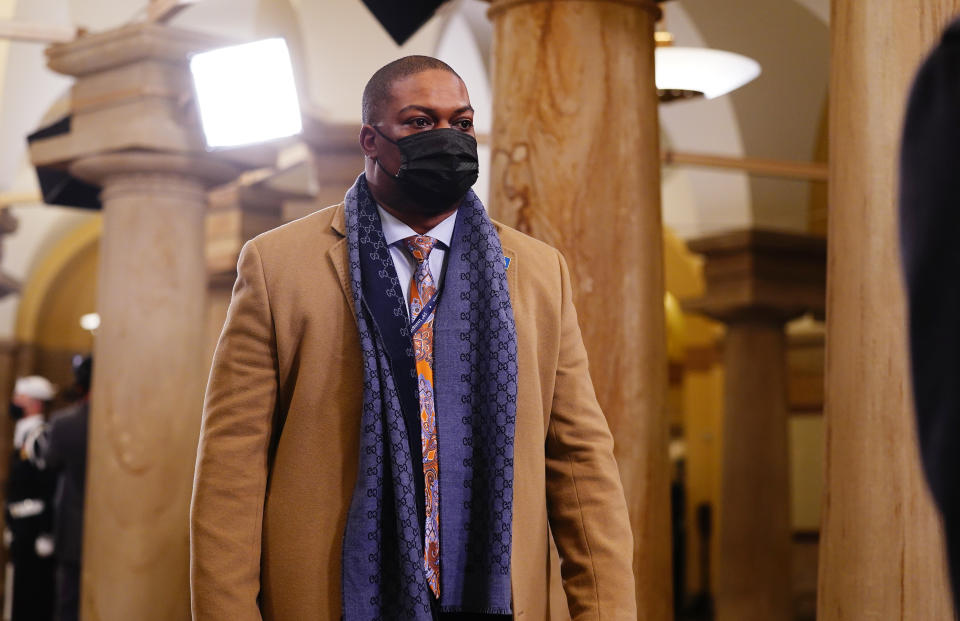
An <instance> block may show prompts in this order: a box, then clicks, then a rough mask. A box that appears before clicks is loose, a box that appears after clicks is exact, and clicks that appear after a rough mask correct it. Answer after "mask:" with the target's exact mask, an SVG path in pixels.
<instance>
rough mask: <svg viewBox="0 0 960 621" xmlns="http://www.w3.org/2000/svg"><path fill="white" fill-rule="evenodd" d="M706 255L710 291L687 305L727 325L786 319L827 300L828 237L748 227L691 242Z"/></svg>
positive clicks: (819, 310) (816, 309)
mask: <svg viewBox="0 0 960 621" xmlns="http://www.w3.org/2000/svg"><path fill="white" fill-rule="evenodd" d="M687 246H688V248H689V249H690V250H691V251H692V252H696V253H698V254H701V255H703V257H704V270H703V274H704V280H705V281H706V289H707V291H706V294H705V295H704V296H703V297H702V298H700V299H697V300H692V301H690V302H687V303H686V304H684V307H685V309H686V310H689V311H694V312H701V313H704V314H705V315H708V316H710V317H713V318H714V319H717V320H719V321H723V322H725V323H735V322H740V321H771V322H778V323H782V322H786V321H788V320H790V319H792V318H794V317H798V316H800V315H802V314H804V313H807V312H813V313H814V314H815V315H817V316H822V315H823V312H824V307H825V304H826V293H825V292H826V269H827V266H826V259H827V246H826V240H825V239H823V238H822V237H818V236H814V235H807V234H802V233H787V232H780V231H768V230H761V229H745V230H739V231H731V232H727V233H720V234H716V235H710V236H707V237H702V238H700V239H696V240H693V241H691V242H688V244H687Z"/></svg>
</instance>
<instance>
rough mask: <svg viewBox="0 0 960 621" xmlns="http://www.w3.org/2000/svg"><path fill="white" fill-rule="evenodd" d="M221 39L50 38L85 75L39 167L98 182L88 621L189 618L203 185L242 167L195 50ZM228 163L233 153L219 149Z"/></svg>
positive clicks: (137, 27) (141, 31)
mask: <svg viewBox="0 0 960 621" xmlns="http://www.w3.org/2000/svg"><path fill="white" fill-rule="evenodd" d="M221 43H223V42H222V41H219V40H216V39H211V38H210V37H208V36H205V35H199V34H195V33H190V32H185V31H180V30H176V29H173V28H168V27H165V26H160V25H156V24H134V25H130V26H126V27H123V28H120V29H118V30H113V31H109V32H105V33H102V34H97V35H91V36H86V37H82V38H80V39H78V40H77V41H75V42H72V43H68V44H63V45H56V46H53V47H51V48H50V49H49V50H48V52H47V54H48V59H49V65H50V67H51V68H52V69H54V70H55V71H58V72H60V73H64V74H67V75H71V76H76V78H77V79H76V83H75V85H74V87H73V91H72V97H71V110H72V119H71V124H70V130H69V132H68V133H66V134H61V135H57V136H52V137H49V138H47V139H45V140H40V141H37V142H34V143H33V144H32V145H31V157H32V159H33V162H34V164H37V165H41V164H42V165H50V166H59V167H61V168H65V169H68V170H69V171H70V172H71V173H72V174H73V175H74V176H76V177H78V178H81V179H83V180H85V181H88V182H92V183H96V184H99V185H101V186H102V188H103V192H102V195H101V199H102V203H103V237H102V240H101V250H100V257H101V258H100V261H101V263H100V271H99V286H98V296H97V306H98V308H97V311H98V312H99V313H100V315H101V319H102V324H101V327H100V329H99V331H98V333H97V338H96V342H95V345H94V356H95V358H96V367H95V369H96V370H95V373H94V378H93V392H92V396H91V407H92V410H91V418H90V429H89V453H88V458H87V463H88V466H87V501H86V514H85V522H84V524H85V532H84V544H83V545H84V564H83V581H82V596H81V597H82V615H83V618H84V619H85V620H86V621H98V620H100V619H104V620H111V621H112V620H119V619H138V620H143V621H152V620H156V621H161V620H164V621H176V620H184V621H185V620H187V619H189V618H190V607H189V583H188V573H189V563H188V508H189V502H190V490H191V485H192V479H193V467H194V461H195V457H194V456H195V451H196V444H197V435H198V432H199V423H200V411H201V402H202V394H203V384H204V380H205V375H204V373H203V368H202V356H203V351H204V348H203V343H204V310H205V307H204V304H205V292H206V288H207V278H206V270H205V261H204V243H205V233H204V217H205V212H206V198H207V194H206V190H207V187H208V186H210V185H213V184H222V183H225V182H227V181H228V180H230V179H233V178H235V177H236V176H237V174H238V173H239V170H240V166H238V165H231V164H228V163H225V162H224V161H222V159H213V158H212V157H211V156H209V155H208V154H206V152H205V149H204V146H203V142H202V138H201V136H200V133H199V129H200V128H199V122H198V118H197V115H196V113H195V110H194V107H193V105H192V103H191V97H190V93H191V92H192V88H191V86H190V82H189V80H190V78H189V75H188V72H187V66H186V60H187V55H188V53H190V52H193V51H198V50H202V49H206V48H209V47H214V46H217V45H219V44H221ZM219 157H220V158H222V157H224V156H222V155H221V156H219Z"/></svg>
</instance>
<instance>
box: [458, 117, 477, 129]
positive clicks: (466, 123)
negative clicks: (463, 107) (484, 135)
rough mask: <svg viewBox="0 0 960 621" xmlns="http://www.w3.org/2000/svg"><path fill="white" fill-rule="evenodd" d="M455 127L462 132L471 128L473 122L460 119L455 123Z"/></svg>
mask: <svg viewBox="0 0 960 621" xmlns="http://www.w3.org/2000/svg"><path fill="white" fill-rule="evenodd" d="M457 127H459V128H460V129H462V130H468V129H470V128H471V127H473V121H471V120H470V119H462V120H460V121H457Z"/></svg>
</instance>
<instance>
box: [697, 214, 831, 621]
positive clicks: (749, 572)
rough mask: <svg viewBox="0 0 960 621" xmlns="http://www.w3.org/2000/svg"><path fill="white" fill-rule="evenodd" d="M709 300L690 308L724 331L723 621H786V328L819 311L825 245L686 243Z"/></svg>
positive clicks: (739, 238)
mask: <svg viewBox="0 0 960 621" xmlns="http://www.w3.org/2000/svg"><path fill="white" fill-rule="evenodd" d="M689 248H690V250H691V251H693V252H699V253H702V254H703V255H704V257H705V264H704V277H705V279H706V284H707V293H706V296H705V297H704V298H703V299H701V300H699V301H697V302H694V303H693V304H690V305H689V306H688V308H690V309H691V310H694V309H695V310H699V311H701V312H704V313H706V314H708V315H710V316H711V317H713V318H715V319H718V320H720V321H722V322H724V324H726V327H727V333H726V337H725V341H724V353H723V360H724V376H725V386H724V419H723V440H722V457H721V464H722V465H721V488H720V489H721V498H720V514H719V516H718V517H719V519H718V522H719V524H718V527H719V536H720V551H719V556H720V558H719V559H718V561H719V562H718V565H719V567H718V576H717V620H718V621H789V620H790V619H791V618H792V610H791V604H792V602H791V586H792V584H791V575H790V537H791V532H790V486H789V482H790V470H789V452H788V451H789V449H788V445H787V441H788V438H787V385H786V384H787V356H786V352H787V349H786V336H785V333H784V329H785V325H786V322H787V321H788V320H790V319H791V318H793V317H796V316H799V315H801V314H802V313H804V312H806V311H808V310H814V311H818V312H822V310H823V306H824V287H825V285H824V281H825V275H826V265H825V264H826V244H825V242H824V241H823V239H822V238H817V237H808V236H802V235H793V234H787V233H773V232H768V231H756V230H747V231H738V232H735V233H729V234H723V235H715V236H711V237H707V238H703V239H700V240H696V241H693V242H691V243H689Z"/></svg>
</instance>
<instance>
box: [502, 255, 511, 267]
mask: <svg viewBox="0 0 960 621" xmlns="http://www.w3.org/2000/svg"><path fill="white" fill-rule="evenodd" d="M508 267H510V257H503V269H507V268H508Z"/></svg>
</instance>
